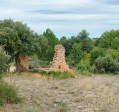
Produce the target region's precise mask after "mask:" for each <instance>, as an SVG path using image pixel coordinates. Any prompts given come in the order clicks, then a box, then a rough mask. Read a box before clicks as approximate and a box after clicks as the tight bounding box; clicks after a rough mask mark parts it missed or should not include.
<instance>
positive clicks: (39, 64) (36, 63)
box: [29, 59, 51, 68]
mask: <svg viewBox="0 0 119 112" xmlns="http://www.w3.org/2000/svg"><path fill="white" fill-rule="evenodd" d="M29 64H30V67H31V68H49V67H50V66H51V64H50V63H49V62H48V61H42V60H31V59H30V60H29Z"/></svg>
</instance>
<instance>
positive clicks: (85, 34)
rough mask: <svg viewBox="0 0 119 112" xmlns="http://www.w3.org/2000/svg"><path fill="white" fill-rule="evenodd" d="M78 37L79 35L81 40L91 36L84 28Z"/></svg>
mask: <svg viewBox="0 0 119 112" xmlns="http://www.w3.org/2000/svg"><path fill="white" fill-rule="evenodd" d="M77 37H79V38H80V39H81V40H83V39H87V38H89V33H88V32H87V31H86V30H82V31H81V32H79V34H78V35H77Z"/></svg>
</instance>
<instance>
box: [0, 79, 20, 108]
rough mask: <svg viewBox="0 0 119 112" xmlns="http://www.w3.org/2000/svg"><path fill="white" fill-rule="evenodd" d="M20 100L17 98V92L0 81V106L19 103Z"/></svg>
mask: <svg viewBox="0 0 119 112" xmlns="http://www.w3.org/2000/svg"><path fill="white" fill-rule="evenodd" d="M19 102H21V98H19V97H18V96H17V90H16V89H15V88H14V87H13V86H11V85H8V84H7V83H5V82H3V81H0V105H1V106H2V105H4V104H5V103H16V104H17V103H19Z"/></svg>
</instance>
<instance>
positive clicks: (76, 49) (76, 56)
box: [69, 43, 85, 65]
mask: <svg viewBox="0 0 119 112" xmlns="http://www.w3.org/2000/svg"><path fill="white" fill-rule="evenodd" d="M69 57H70V58H71V59H72V60H74V63H75V65H76V64H78V63H79V61H80V60H81V59H82V58H84V57H85V53H84V52H83V51H82V45H81V43H80V44H78V43H75V44H74V45H73V46H72V50H71V52H70V55H69Z"/></svg>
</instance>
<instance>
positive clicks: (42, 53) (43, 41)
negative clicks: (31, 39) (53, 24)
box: [35, 34, 48, 60]
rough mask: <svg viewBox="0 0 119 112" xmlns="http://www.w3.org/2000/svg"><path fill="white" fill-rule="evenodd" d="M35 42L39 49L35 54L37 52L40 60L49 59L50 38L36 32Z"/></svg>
mask: <svg viewBox="0 0 119 112" xmlns="http://www.w3.org/2000/svg"><path fill="white" fill-rule="evenodd" d="M35 44H36V46H35V47H36V48H35V49H37V50H36V51H37V52H35V55H36V54H37V57H38V58H39V59H40V60H47V57H46V54H47V52H48V39H47V38H46V37H45V36H44V35H38V34H35Z"/></svg>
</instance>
